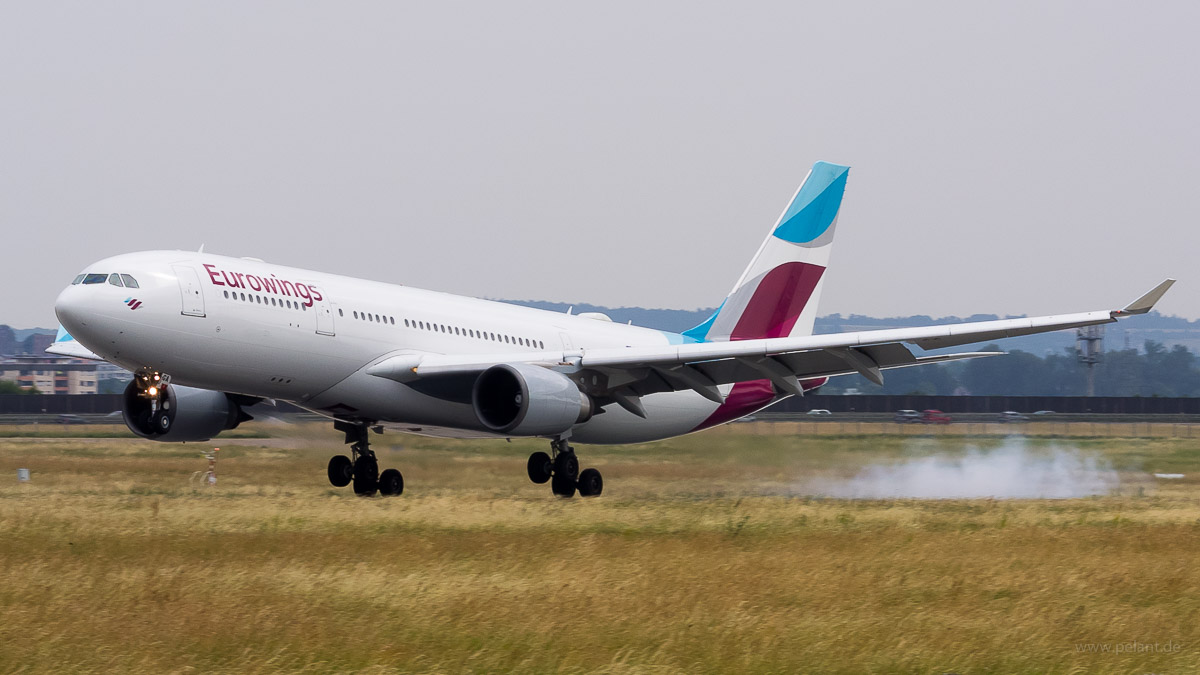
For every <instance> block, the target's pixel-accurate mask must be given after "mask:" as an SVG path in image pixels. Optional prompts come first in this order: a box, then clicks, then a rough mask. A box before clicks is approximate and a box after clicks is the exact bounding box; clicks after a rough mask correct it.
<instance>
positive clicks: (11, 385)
mask: <svg viewBox="0 0 1200 675" xmlns="http://www.w3.org/2000/svg"><path fill="white" fill-rule="evenodd" d="M40 393H42V392H40V391H38V388H37V387H30V388H28V389H22V388H21V386H20V385H18V384H17V383H16V382H13V381H12V380H0V394H40Z"/></svg>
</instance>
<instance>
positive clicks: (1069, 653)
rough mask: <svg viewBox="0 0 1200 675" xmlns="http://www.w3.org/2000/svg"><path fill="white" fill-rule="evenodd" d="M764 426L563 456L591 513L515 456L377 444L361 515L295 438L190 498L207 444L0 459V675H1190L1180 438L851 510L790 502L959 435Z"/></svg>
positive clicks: (1195, 653)
mask: <svg viewBox="0 0 1200 675" xmlns="http://www.w3.org/2000/svg"><path fill="white" fill-rule="evenodd" d="M765 428H766V425H762V424H755V425H734V426H730V427H726V428H722V429H718V430H713V431H712V432H708V433H704V434H698V435H693V436H689V437H686V438H682V439H675V440H672V441H668V442H664V443H659V444H653V445H638V446H619V447H612V448H594V447H582V448H581V452H582V453H583V459H584V463H585V465H589V466H597V467H600V468H601V469H602V470H603V471H604V473H605V478H606V480H607V483H608V484H607V487H606V491H605V495H604V496H603V497H601V498H599V499H591V500H583V499H574V500H557V499H553V498H551V497H550V496H549V490H548V489H547V488H546V486H535V485H532V484H530V483H528V481H527V480H525V478H524V461H525V457H526V456H527V455H528V453H529V452H530V451H532V450H533V449H541V447H542V445H543V443H542V442H540V441H539V442H535V441H529V442H525V441H520V442H513V443H511V444H510V443H504V442H471V441H459V442H455V441H441V440H432V439H423V438H415V437H405V436H398V435H392V434H386V435H384V436H382V437H378V442H377V446H376V449H377V451H378V453H379V455H380V461H381V465H383V466H385V467H387V466H399V467H401V468H402V469H403V470H404V473H405V477H406V481H407V492H406V494H405V495H404V496H402V497H398V498H391V499H367V500H364V499H357V498H354V497H352V496H350V494H349V493H348V491H346V490H337V489H333V488H331V487H329V485H328V484H327V483H325V482H324V477H323V472H324V463H325V461H326V460H327V459H328V456H329V454H331V452H330V451H331V450H332V449H335V448H339V447H340V444H339V442H340V440H341V439H340V438H337V436H336V435H335V434H333V433H331V432H329V431H327V430H326V428H325V427H324V426H321V425H297V426H291V427H285V426H278V427H267V426H266V425H259V426H255V425H251V429H252V430H257V431H269V432H270V435H271V436H272V438H265V439H243V440H240V441H238V440H235V439H229V440H224V441H223V442H222V443H221V447H222V451H221V459H220V460H219V463H218V468H217V474H218V479H219V480H218V483H217V485H216V486H215V487H212V488H209V487H201V486H199V485H196V484H193V483H192V482H191V481H190V477H191V476H192V474H193V472H196V471H203V470H204V469H205V468H206V463H205V460H204V459H203V458H202V457H201V456H200V453H201V452H202V451H203V450H205V449H207V448H208V447H209V444H187V445H170V444H155V443H149V442H144V441H133V440H112V439H64V440H56V439H38V438H31V439H9V440H6V441H4V442H2V443H0V477H3V480H0V542H3V545H2V546H0V574H2V575H3V579H4V584H2V585H0V671H3V672H12V671H19V672H27V673H44V672H114V671H115V672H147V673H150V672H153V673H158V672H184V671H199V672H251V673H269V672H306V673H325V672H329V673H332V672H369V673H393V672H395V673H401V672H403V673H447V672H451V673H457V672H469V673H496V672H522V673H530V672H532V673H584V672H603V673H645V672H653V673H681V674H682V673H688V674H691V673H731V672H737V673H756V672H757V673H807V672H813V673H847V674H849V673H855V674H858V673H896V674H899V673H948V672H955V673H963V674H964V675H965V674H968V673H971V674H975V673H997V674H999V673H1005V674H1010V673H1028V674H1031V675H1032V674H1037V675H1043V674H1047V673H1101V674H1104V673H1130V672H1138V673H1142V672H1157V673H1186V672H1197V670H1200V626H1198V625H1197V623H1196V621H1195V617H1196V616H1197V614H1198V612H1200V592H1198V591H1197V590H1196V589H1197V588H1200V566H1197V565H1196V564H1195V561H1196V560H1197V558H1198V556H1200V505H1198V502H1197V500H1196V497H1197V495H1198V486H1200V481H1198V480H1197V479H1195V478H1193V477H1192V475H1193V474H1198V475H1200V439H1198V440H1191V439H1187V438H1157V439H1102V438H1094V439H1088V440H1082V441H1079V442H1078V443H1077V444H1076V445H1078V449H1079V451H1080V452H1083V453H1087V454H1088V455H1089V456H1096V457H1100V458H1102V459H1103V460H1104V461H1105V462H1106V463H1108V464H1111V466H1113V467H1115V468H1117V469H1118V470H1120V471H1121V472H1122V473H1123V475H1124V476H1125V477H1126V478H1127V479H1128V481H1129V486H1131V487H1132V486H1137V488H1139V489H1124V487H1123V489H1122V490H1121V493H1120V494H1115V495H1110V496H1098V497H1091V498H1086V499H1077V500H1058V501H1054V500H1027V501H1004V500H989V499H979V500H935V501H920V500H875V501H847V500H835V499H818V498H812V497H805V496H803V495H801V494H798V493H796V488H795V485H796V484H797V482H798V481H801V480H802V479H810V478H812V477H822V476H826V477H837V476H849V475H854V474H855V473H856V472H858V471H859V470H860V469H861V468H862V467H863V466H866V465H868V464H874V463H878V462H889V461H899V460H902V459H904V458H907V457H911V456H913V455H914V453H916V454H921V453H943V454H945V453H951V454H952V453H955V452H961V450H962V448H963V445H964V442H963V439H962V438H960V437H939V436H930V437H921V438H917V439H912V438H906V437H903V436H900V435H889V436H872V435H870V434H863V435H861V436H855V437H850V436H836V435H829V436H815V437H802V436H798V435H796V434H794V433H774V434H766V435H764V434H761V433H751V432H752V431H758V432H762V431H764V429H765ZM785 428H789V427H785ZM1002 442H1003V439H1000V438H996V439H978V440H975V441H972V443H973V444H974V445H975V446H977V447H980V448H983V449H984V450H986V449H988V448H991V447H996V446H997V445H999V444H1000V443H1002ZM1043 443H1061V441H1058V440H1052V441H1045V442H1043V441H1039V440H1036V439H1034V440H1030V441H1029V445H1030V447H1031V448H1032V449H1034V450H1036V449H1039V448H1042V447H1044V445H1043ZM1163 467H1170V469H1171V470H1173V471H1178V472H1180V473H1185V474H1187V477H1186V478H1185V479H1183V480H1179V481H1159V482H1158V483H1156V482H1155V481H1154V480H1153V479H1151V478H1149V477H1147V476H1145V475H1144V474H1142V473H1141V472H1143V471H1158V470H1162V468H1163ZM17 468H29V469H31V470H32V472H33V480H32V481H31V482H30V483H26V484H18V483H17V482H16V480H15V472H16V469H17ZM1139 494H1140V496H1139ZM1153 644H1157V645H1159V646H1160V647H1161V648H1163V649H1165V650H1166V651H1158V652H1148V651H1145V650H1144V649H1143V650H1142V651H1138V649H1142V648H1140V647H1138V646H1137V645H1153ZM1171 645H1177V646H1178V649H1177V650H1172V649H1173V648H1172V647H1171ZM1105 649H1107V650H1108V651H1107V652H1105V651H1104V650H1105ZM1117 649H1121V652H1120V653H1117V651H1116V650H1117Z"/></svg>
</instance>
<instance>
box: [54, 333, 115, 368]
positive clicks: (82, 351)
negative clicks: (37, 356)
mask: <svg viewBox="0 0 1200 675" xmlns="http://www.w3.org/2000/svg"><path fill="white" fill-rule="evenodd" d="M46 353H47V354H54V355H55V356H65V357H67V358H70V359H87V360H88V361H104V362H105V363H107V361H105V359H104V357H101V356H97V355H96V353H95V352H93V351H92V350H90V349H88V348H87V347H84V346H83V345H81V344H79V343H78V342H76V341H75V338H73V337H71V334H70V333H68V332H67V330H66V329H65V328H63V327H62V326H59V327H58V335H56V336H54V344H52V345H50V346H49V347H47V348H46Z"/></svg>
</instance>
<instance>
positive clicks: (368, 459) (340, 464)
mask: <svg viewBox="0 0 1200 675" xmlns="http://www.w3.org/2000/svg"><path fill="white" fill-rule="evenodd" d="M333 428H335V429H337V430H338V431H342V432H345V434H346V442H347V443H350V444H351V445H350V454H351V457H352V458H353V459H352V458H351V457H347V456H345V455H334V456H333V457H332V458H331V459H330V460H329V469H328V471H329V482H330V483H332V484H333V486H334V487H346V486H347V485H350V484H351V483H353V484H354V494H356V495H358V496H360V497H370V496H372V495H374V494H375V492H376V491H378V492H379V494H381V495H383V496H384V497H394V496H397V495H399V494H400V493H402V492H404V476H402V475H400V472H399V471H397V470H395V469H387V470H385V471H384V472H383V473H379V462H378V461H376V459H375V453H374V452H372V451H371V447H370V439H368V438H367V434H368V429H369V428H370V427H369V425H368V424H367V423H365V422H359V423H354V422H345V421H342V420H338V421H336V422H334V423H333Z"/></svg>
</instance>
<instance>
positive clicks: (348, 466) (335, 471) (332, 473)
mask: <svg viewBox="0 0 1200 675" xmlns="http://www.w3.org/2000/svg"><path fill="white" fill-rule="evenodd" d="M328 473H329V482H330V484H332V485H333V487H346V486H347V485H349V484H350V479H351V478H353V477H354V464H353V463H352V462H351V461H350V458H349V457H347V456H345V455H334V456H333V457H331V458H329V469H328Z"/></svg>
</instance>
